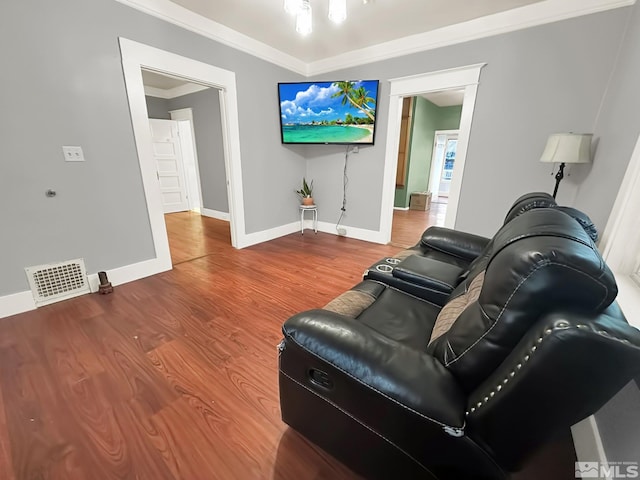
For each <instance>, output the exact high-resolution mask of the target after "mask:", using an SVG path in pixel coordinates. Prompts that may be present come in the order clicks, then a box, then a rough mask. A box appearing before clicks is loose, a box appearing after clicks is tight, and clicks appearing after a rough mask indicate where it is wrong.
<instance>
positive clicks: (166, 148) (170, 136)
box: [149, 118, 189, 213]
mask: <svg viewBox="0 0 640 480" xmlns="http://www.w3.org/2000/svg"><path fill="white" fill-rule="evenodd" d="M149 127H150V129H151V142H152V145H153V159H154V161H155V165H156V172H157V174H158V182H159V184H160V194H161V197H162V208H163V210H164V213H173V212H184V211H185V210H189V199H188V197H187V187H186V182H185V175H184V165H183V160H182V151H181V149H180V138H179V136H178V122H177V121H175V120H158V119H154V118H150V119H149Z"/></svg>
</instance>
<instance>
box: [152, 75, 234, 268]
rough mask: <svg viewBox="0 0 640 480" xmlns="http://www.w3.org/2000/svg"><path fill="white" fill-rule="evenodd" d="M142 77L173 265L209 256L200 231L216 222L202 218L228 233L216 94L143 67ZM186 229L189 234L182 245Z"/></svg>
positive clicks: (218, 93)
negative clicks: (209, 218) (217, 223)
mask: <svg viewBox="0 0 640 480" xmlns="http://www.w3.org/2000/svg"><path fill="white" fill-rule="evenodd" d="M142 78H143V82H144V89H145V101H146V104H147V111H148V115H149V126H150V132H151V140H152V149H153V157H154V161H155V164H156V175H157V177H158V183H159V186H160V193H161V201H162V206H163V210H164V213H165V224H166V226H167V233H168V238H169V246H170V251H171V260H172V263H173V265H176V264H177V263H182V262H184V261H188V260H190V259H195V258H200V257H203V256H206V255H207V254H209V253H213V251H208V250H207V248H206V246H207V245H209V244H210V242H209V241H208V238H207V236H206V234H205V231H206V230H208V229H209V228H210V227H211V225H209V224H210V223H215V222H208V223H207V224H206V225H205V222H204V220H203V219H202V218H200V217H201V216H206V217H213V218H216V219H218V220H217V221H220V220H222V222H220V223H221V224H220V225H215V227H216V229H217V230H221V231H224V230H225V229H226V230H229V223H228V222H229V218H230V217H229V204H228V193H227V184H226V176H227V175H226V171H225V164H224V151H223V148H222V122H221V112H220V104H219V95H220V92H219V90H218V89H216V88H212V87H208V86H204V85H200V84H197V83H193V82H191V81H189V80H186V79H184V78H180V77H177V76H175V75H166V74H162V73H158V72H153V71H149V70H146V69H142ZM194 117H195V118H196V119H197V123H196V122H195V121H194ZM201 171H202V173H203V174H204V175H203V176H201V174H200V172H201ZM201 180H202V181H201ZM188 230H191V231H192V232H193V233H192V234H191V235H189V236H188V243H189V244H188V245H186V244H185V240H186V239H187V236H186V235H185V234H184V233H185V232H186V231H188ZM196 244H198V245H196ZM190 253H191V254H193V257H189V254H190Z"/></svg>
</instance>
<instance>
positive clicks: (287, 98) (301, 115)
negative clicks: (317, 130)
mask: <svg viewBox="0 0 640 480" xmlns="http://www.w3.org/2000/svg"><path fill="white" fill-rule="evenodd" d="M352 82H353V83H354V88H355V89H357V88H359V87H364V88H365V90H366V91H367V92H368V96H369V97H371V98H373V99H374V100H375V101H376V102H377V100H378V99H377V96H378V82H377V81H375V80H369V81H352ZM279 87H280V115H281V118H282V123H283V124H298V123H311V122H313V121H316V122H321V121H323V120H326V121H328V122H330V121H332V120H338V119H340V120H344V119H345V117H346V115H347V113H350V114H351V116H352V117H354V118H355V117H364V116H365V115H364V113H362V111H360V110H359V109H357V108H355V107H353V106H351V105H350V103H349V102H347V104H346V105H342V98H343V97H342V96H338V97H333V95H334V94H335V93H337V92H338V91H339V88H338V87H337V86H336V82H313V83H282V84H280V85H279ZM369 105H370V106H372V107H374V108H375V106H376V105H375V104H372V103H370V104H369Z"/></svg>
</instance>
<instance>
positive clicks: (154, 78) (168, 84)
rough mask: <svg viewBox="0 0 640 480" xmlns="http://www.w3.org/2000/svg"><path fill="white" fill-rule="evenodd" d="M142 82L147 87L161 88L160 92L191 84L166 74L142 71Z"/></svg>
mask: <svg viewBox="0 0 640 480" xmlns="http://www.w3.org/2000/svg"><path fill="white" fill-rule="evenodd" d="M142 82H143V83H144V85H145V86H147V87H153V88H159V89H160V90H171V89H172V88H176V87H182V86H184V85H187V84H189V83H190V82H189V81H188V80H184V79H183V78H178V77H171V76H169V75H167V74H166V73H156V72H151V71H149V70H145V69H142Z"/></svg>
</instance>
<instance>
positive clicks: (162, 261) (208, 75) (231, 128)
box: [119, 37, 248, 271]
mask: <svg viewBox="0 0 640 480" xmlns="http://www.w3.org/2000/svg"><path fill="white" fill-rule="evenodd" d="M119 41H120V52H121V56H122V68H123V71H124V80H125V85H126V90H127V97H128V100H129V109H130V111H131V120H132V124H133V133H134V137H135V141H136V148H137V151H138V161H139V162H140V171H141V173H142V184H143V187H144V193H145V198H146V201H147V209H148V211H149V222H150V224H151V233H152V236H153V244H154V246H155V251H156V260H157V262H158V268H161V269H160V270H158V271H164V270H169V269H171V254H170V252H169V241H168V239H167V230H166V225H165V222H164V215H163V213H162V204H161V202H160V189H159V187H158V182H157V179H156V175H155V169H154V165H153V152H152V150H151V135H150V132H149V129H148V126H145V125H148V119H147V105H146V102H145V98H144V85H143V82H142V73H141V71H140V69H141V68H146V69H150V70H155V71H158V72H160V73H165V74H169V75H174V76H180V77H184V78H187V79H189V80H192V81H194V82H196V83H201V84H206V85H209V86H212V87H215V88H217V89H219V90H220V103H221V105H222V107H223V108H221V115H222V139H223V144H224V152H225V168H226V172H227V195H228V197H229V215H230V220H231V244H232V245H233V246H234V247H236V248H242V247H243V246H246V245H247V244H248V241H247V238H246V234H245V219H244V198H243V193H242V171H241V159H240V129H239V126H238V101H237V91H236V76H235V73H234V72H231V71H229V70H224V69H222V68H218V67H215V66H213V65H209V64H206V63H203V62H199V61H197V60H193V59H190V58H187V57H183V56H181V55H177V54H174V53H170V52H166V51H164V50H160V49H158V48H155V47H150V46H148V45H144V44H142V43H138V42H134V41H132V40H129V39H126V38H122V37H120V38H119Z"/></svg>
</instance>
